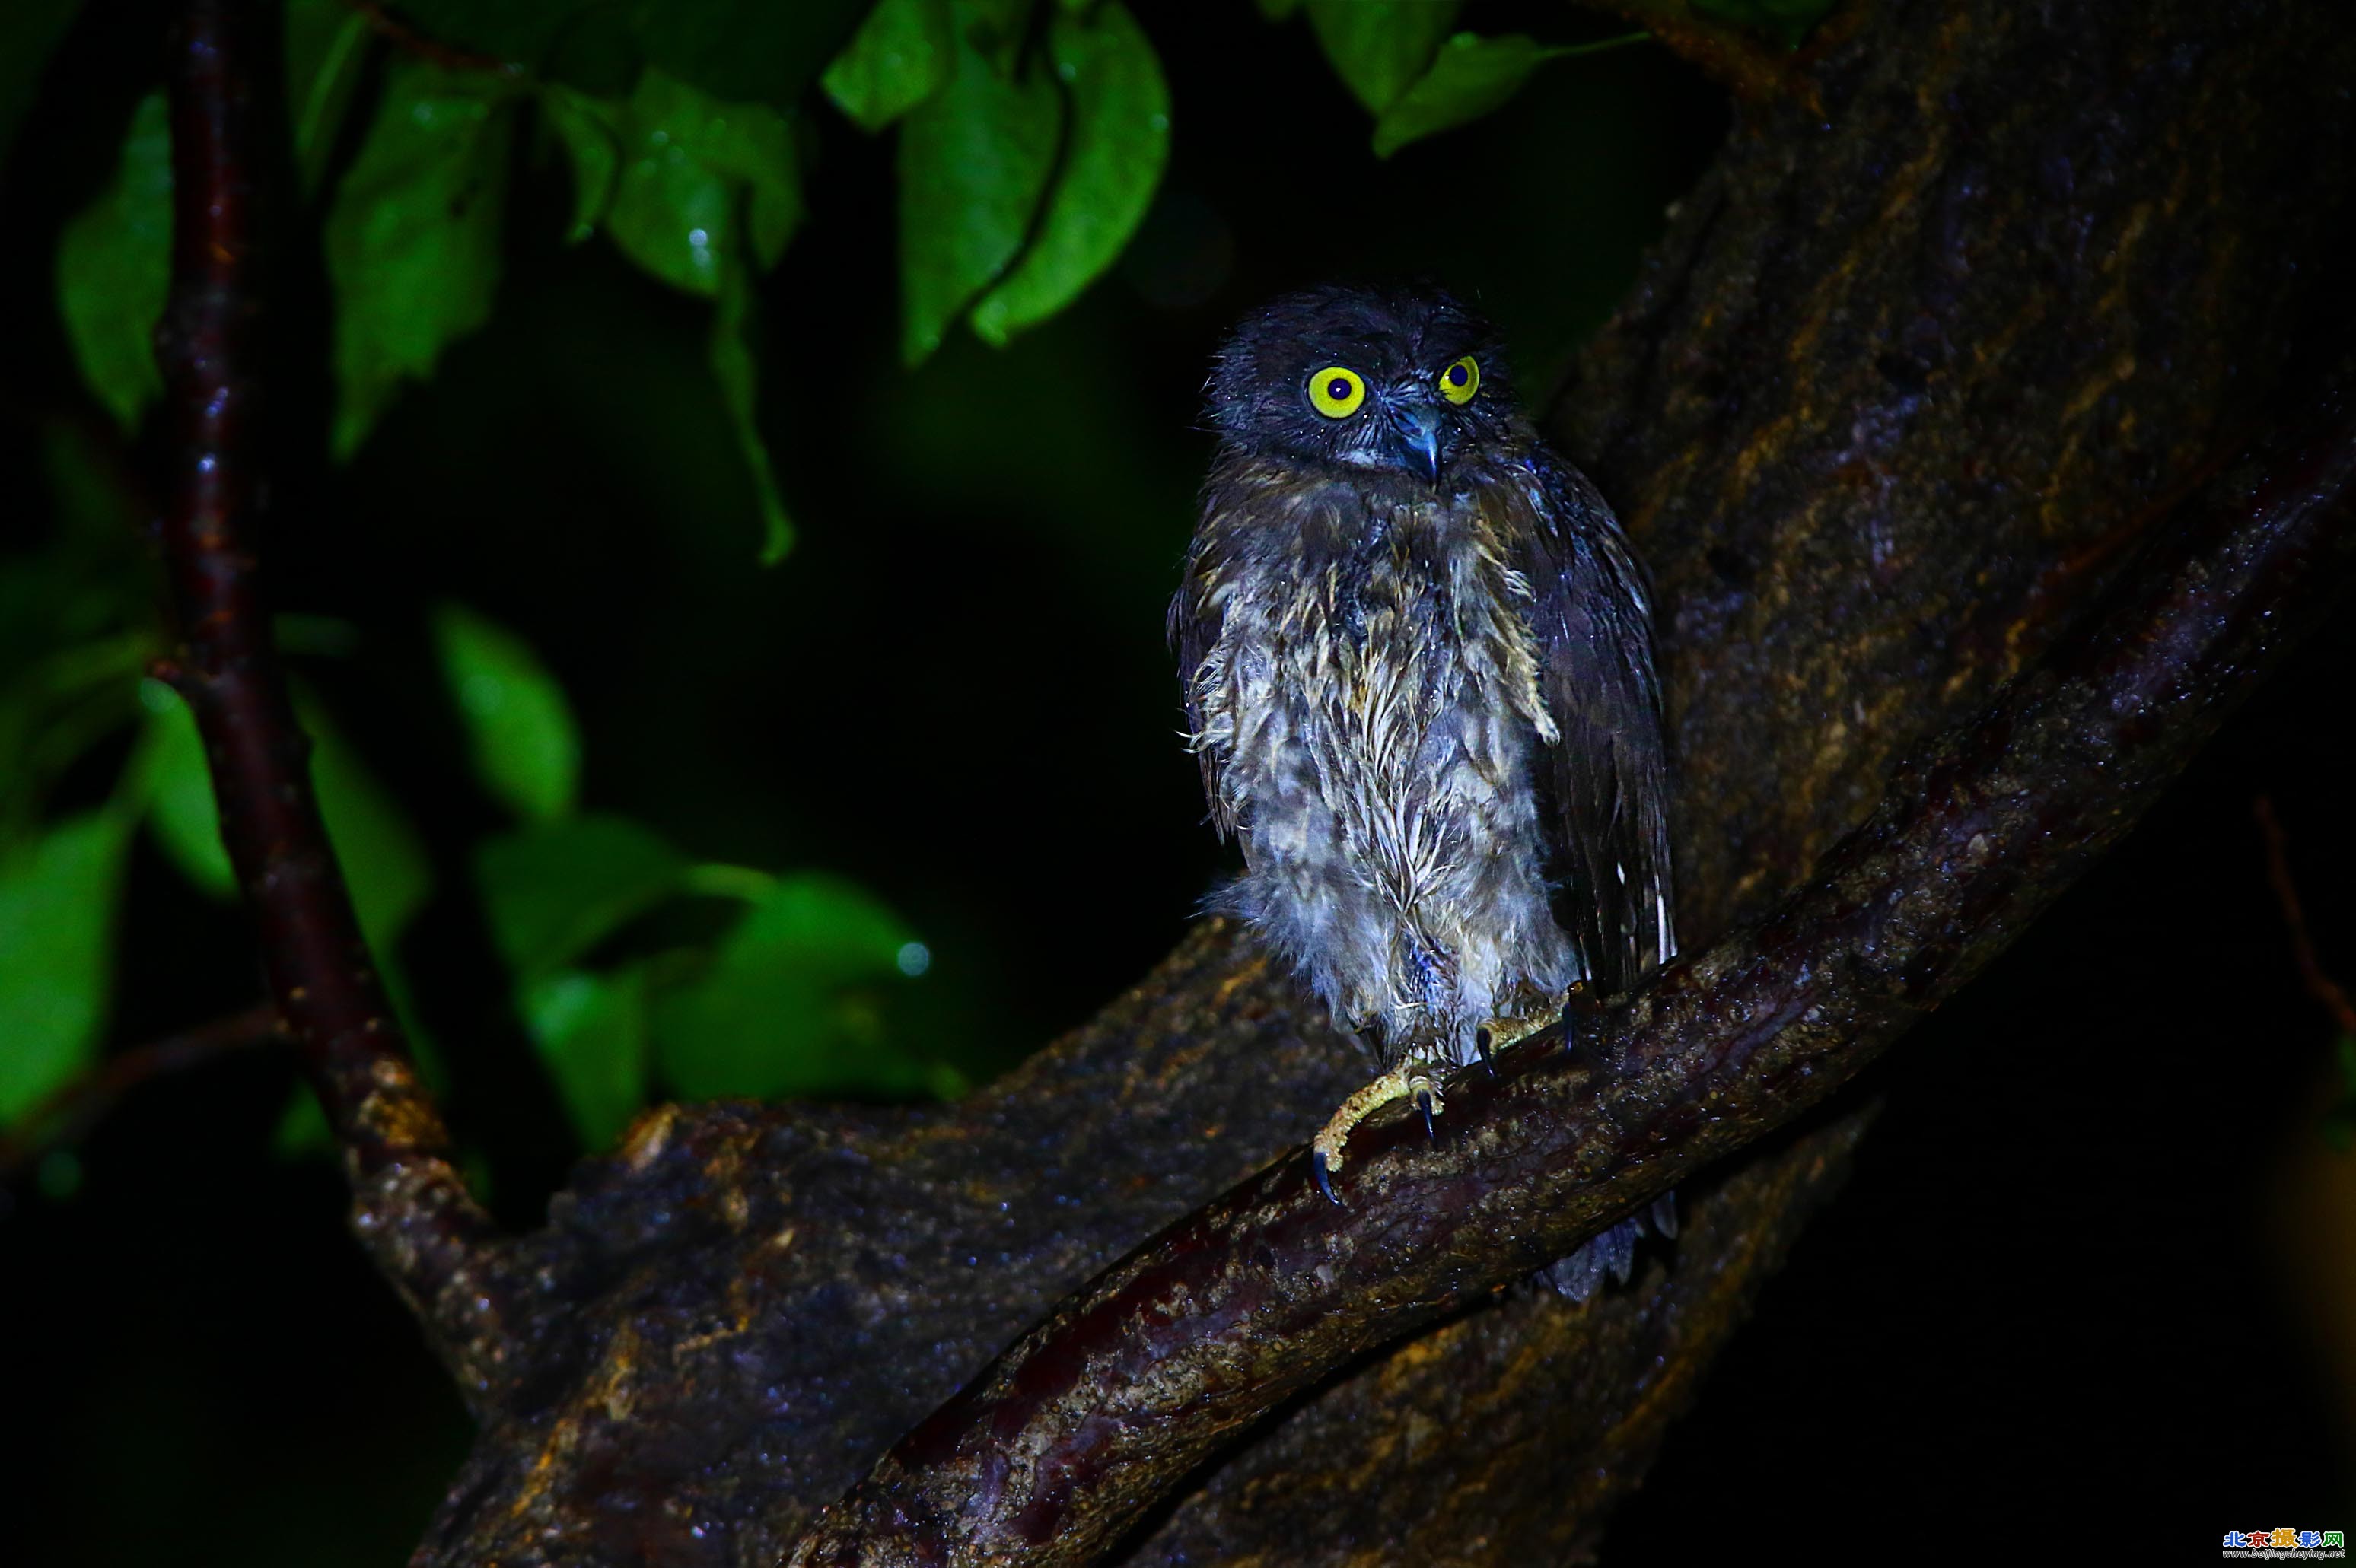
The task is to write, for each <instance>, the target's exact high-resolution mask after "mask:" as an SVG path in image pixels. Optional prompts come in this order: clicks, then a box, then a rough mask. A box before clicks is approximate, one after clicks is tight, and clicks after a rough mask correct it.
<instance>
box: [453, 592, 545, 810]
mask: <svg viewBox="0 0 2356 1568" xmlns="http://www.w3.org/2000/svg"><path fill="white" fill-rule="evenodd" d="M434 646H435V647H436V649H437V650H438V651H439V653H440V655H441V658H442V675H443V678H444V679H445V680H447V681H448V682H449V683H450V695H451V697H452V698H453V699H455V701H456V703H457V707H458V717H459V718H460V719H461V720H463V721H464V722H465V724H466V736H467V740H468V741H469V742H470V746H471V750H472V752H473V753H474V759H475V775H476V777H477V778H478V779H480V780H481V781H482V784H483V787H484V789H486V790H487V791H488V792H489V793H490V795H492V796H493V798H495V799H497V800H498V802H499V803H500V804H501V805H505V806H506V807H507V808H508V809H509V811H512V812H514V813H515V814H516V815H517V816H520V817H522V818H524V819H525V820H526V821H531V822H542V821H546V820H548V819H549V818H551V817H556V816H564V815H565V814H566V813H567V812H570V811H571V810H572V809H573V802H574V800H575V799H576V797H577V796H578V795H579V792H580V785H581V737H580V734H579V732H578V731H576V730H575V729H574V728H573V709H572V706H571V705H570V704H569V703H567V702H566V701H565V700H564V688H562V687H561V686H559V685H558V684H557V683H556V677H554V676H552V675H550V674H549V673H548V667H547V666H545V665H543V664H541V662H540V657H539V656H538V655H536V654H534V653H533V652H532V651H531V646H530V644H528V643H526V642H525V641H524V640H523V639H522V638H521V637H519V636H517V635H515V634H514V633H513V632H510V631H509V630H508V629H507V628H506V627H504V626H502V625H500V624H498V622H496V621H493V620H491V619H490V618H489V617H488V616H486V615H478V614H477V613H475V612H474V611H472V610H469V609H467V608H466V606H465V605H463V604H450V603H445V604H443V605H441V606H440V607H439V608H437V609H436V610H435V611H434Z"/></svg>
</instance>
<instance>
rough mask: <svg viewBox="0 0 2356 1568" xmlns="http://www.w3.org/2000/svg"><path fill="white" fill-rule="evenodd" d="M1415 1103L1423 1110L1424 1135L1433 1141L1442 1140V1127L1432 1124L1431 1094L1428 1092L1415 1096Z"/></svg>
mask: <svg viewBox="0 0 2356 1568" xmlns="http://www.w3.org/2000/svg"><path fill="white" fill-rule="evenodd" d="M1415 1103H1416V1105H1417V1107H1418V1108H1419V1109H1420V1110H1421V1111H1422V1112H1423V1136H1426V1137H1428V1138H1430V1140H1431V1141H1432V1142H1433V1143H1438V1142H1439V1141H1440V1129H1439V1128H1438V1127H1436V1126H1434V1125H1432V1121H1431V1096H1430V1094H1428V1093H1427V1094H1418V1095H1417V1096H1416V1097H1415Z"/></svg>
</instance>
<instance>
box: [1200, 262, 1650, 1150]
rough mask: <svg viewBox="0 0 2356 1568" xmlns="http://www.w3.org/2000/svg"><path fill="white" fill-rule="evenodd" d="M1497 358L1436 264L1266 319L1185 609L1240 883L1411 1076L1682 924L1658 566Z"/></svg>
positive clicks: (1628, 984) (1206, 755) (1243, 362)
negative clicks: (1432, 287)
mask: <svg viewBox="0 0 2356 1568" xmlns="http://www.w3.org/2000/svg"><path fill="white" fill-rule="evenodd" d="M1504 370H1505V366H1504V362H1503V356H1502V355H1501V354H1500V353H1499V352H1498V350H1497V346H1496V344H1495V342H1494V337H1493V336H1492V334H1491V333H1490V331H1489V329H1488V327H1487V326H1486V325H1485V324H1483V322H1482V321H1481V320H1480V319H1479V318H1478V317H1476V316H1474V315H1472V313H1471V312H1469V311H1467V310H1465V309H1464V308H1463V307H1462V306H1461V305H1459V304H1457V303H1456V302H1454V301H1453V300H1451V299H1450V298H1448V297H1447V296H1446V295H1444V294H1441V293H1435V292H1430V291H1423V290H1361V289H1341V288H1328V289H1320V290H1315V291H1312V292H1310V293H1303V294H1297V295H1294V296H1292V297H1290V298H1288V299H1285V300H1282V301H1280V302H1278V303H1277V304H1274V305H1272V306H1270V307H1269V309H1268V310H1266V311H1264V312H1262V313H1261V314H1260V315H1258V316H1255V317H1254V318H1252V319H1251V320H1250V321H1248V322H1247V323H1246V324H1245V325H1243V326H1242V327H1241V328H1240V329H1239V330H1238V331H1237V334H1236V335H1235V336H1234V337H1233V338H1232V339H1231V340H1230V341H1229V343H1228V344H1227V346H1226V348H1225V349H1224V350H1223V351H1222V352H1221V354H1220V357H1219V360H1218V364H1217V368H1216V369H1215V372H1214V375H1213V378H1212V384H1211V405H1212V410H1211V411H1212V416H1213V419H1214V421H1215V425H1216V428H1217V430H1218V432H1219V436H1220V444H1219V453H1218V456H1217V459H1216V461H1215V463H1214V464H1213V467H1212V470H1211V474H1210V477H1209V480H1208V482H1207V483H1206V485H1205V488H1204V493H1203V514H1202V520H1201V523H1200V525H1199V526H1198V527H1197V528H1196V530H1195V534H1194V543H1193V546H1192V548H1191V549H1190V550H1189V551H1188V554H1187V560H1186V567H1185V573H1184V578H1183V582H1182V585H1181V587H1180V589H1179V592H1178V595H1177V598H1176V600H1175V602H1174V603H1173V604H1172V606H1171V612H1170V630H1171V636H1172V640H1173V643H1174V644H1175V645H1177V648H1178V651H1179V657H1180V665H1181V676H1182V678H1183V682H1184V690H1185V699H1186V709H1187V714H1188V718H1189V720H1190V728H1191V736H1190V744H1191V745H1192V747H1193V749H1194V752H1195V753H1196V755H1197V756H1198V757H1199V758H1200V760H1201V763H1202V769H1203V784H1204V789H1205V794H1206V795H1207V796H1208V798H1209V801H1210V807H1211V817H1212V820H1213V822H1214V823H1215V826H1216V827H1217V828H1218V830H1219V832H1220V833H1221V834H1222V835H1223V836H1231V837H1235V838H1236V839H1237V841H1238V843H1239V844H1240V845H1241V846H1242V848H1243V854H1244V863H1245V867H1246V870H1245V873H1244V875H1243V877H1242V878H1241V879H1240V880H1237V882H1236V883H1235V884H1234V885H1233V886H1232V887H1231V888H1230V889H1229V890H1228V891H1227V893H1226V898H1225V901H1226V906H1227V907H1229V908H1230V909H1232V910H1234V911H1235V912H1237V913H1240V914H1241V915H1243V916H1244V917H1245V918H1246V919H1248V921H1249V922H1250V923H1251V925H1252V928H1253V929H1254V930H1255V931H1256V932H1257V933H1258V934H1259V936H1260V937H1261V938H1262V939H1263V940H1265V941H1266V942H1268V943H1269V944H1270V945H1271V946H1273V947H1274V948H1275V949H1276V950H1277V951H1278V952H1280V953H1281V954H1282V955H1284V956H1285V957H1286V958H1288V959H1289V960H1290V962H1291V963H1292V964H1293V965H1296V966H1297V967H1298V969H1299V970H1300V971H1301V974H1302V976H1304V977H1305V978H1306V980H1307V981H1308V983H1309V985H1310V986H1311V987H1312V988H1313V989H1314V990H1315V991H1316V992H1317V994H1318V995H1319V996H1321V997H1323V999H1324V1000H1325V1002H1326V1004H1327V1006H1328V1007H1329V1008H1332V1010H1333V1018H1334V1021H1335V1023H1336V1024H1337V1025H1338V1026H1339V1027H1341V1028H1343V1029H1349V1030H1352V1031H1354V1032H1357V1033H1359V1034H1360V1035H1361V1038H1363V1039H1365V1040H1367V1042H1368V1043H1369V1045H1370V1048H1371V1049H1372V1050H1373V1051H1375V1052H1376V1054H1377V1055H1378V1056H1379V1058H1380V1059H1381V1061H1382V1064H1383V1065H1384V1066H1386V1067H1387V1068H1390V1069H1394V1070H1395V1072H1394V1073H1393V1074H1392V1079H1393V1081H1392V1082H1390V1083H1389V1093H1405V1092H1408V1090H1409V1087H1410V1085H1411V1086H1412V1087H1413V1089H1414V1090H1415V1092H1419V1093H1420V1092H1427V1091H1430V1083H1428V1082H1427V1081H1426V1079H1425V1078H1424V1077H1423V1076H1422V1070H1423V1069H1426V1068H1433V1067H1436V1066H1438V1065H1441V1064H1455V1063H1459V1062H1462V1061H1470V1060H1472V1056H1473V1055H1474V1054H1475V1052H1476V1050H1477V1049H1478V1046H1477V1042H1478V1041H1479V1040H1480V1039H1481V1038H1482V1037H1481V1030H1482V1029H1483V1026H1485V1025H1488V1024H1489V1023H1491V1022H1492V1021H1493V1020H1495V1019H1531V1018H1533V1017H1541V1016H1551V1014H1552V1012H1553V1011H1554V1010H1555V1009H1556V1008H1558V1006H1559V1003H1560V998H1561V995H1562V993H1563V992H1564V991H1565V990H1566V989H1567V988H1568V987H1569V986H1570V985H1571V984H1572V983H1573V982H1575V981H1579V980H1581V979H1586V980H1588V981H1590V982H1591V983H1592V985H1593V987H1594V988H1595V989H1596V990H1597V991H1598V992H1599V993H1601V994H1602V995H1605V996H1611V995H1614V994H1618V993H1621V992H1623V991H1626V990H1628V989H1631V988H1633V987H1634V985H1635V984H1636V983H1637V982H1638V981H1639V980H1640V979H1641V978H1642V976H1644V974H1645V973H1647V972H1648V971H1649V970H1651V969H1652V968H1654V967H1655V966H1656V965H1659V964H1660V963H1662V962H1664V961H1665V959H1666V958H1667V957H1669V956H1670V955H1672V954H1674V952H1675V951H1676V936H1675V927H1674V923H1673V918H1672V915H1673V910H1672V902H1671V883H1670V875H1669V854H1668V829H1667V794H1668V782H1667V768H1666V763H1665V755H1664V751H1663V746H1662V741H1661V725H1660V695H1659V688H1658V686H1657V683H1656V681H1655V676H1654V672H1653V654H1652V641H1651V610H1650V606H1649V604H1648V602H1647V597H1646V591H1645V585H1644V576H1643V573H1642V571H1641V570H1640V569H1639V568H1638V566H1637V564H1636V562H1635V560H1634V558H1633V555H1631V553H1630V551H1629V549H1628V545H1627V541H1626V539H1625V538H1624V537H1623V536H1622V533H1621V531H1620V528H1619V525H1618V523H1617V522H1616V521H1614V520H1613V518H1612V513H1611V510H1610V508H1608V507H1606V506H1605V505H1604V503H1603V501H1602V498H1601V496H1598V495H1597V494H1596V492H1595V490H1594V488H1593V486H1591V485H1589V484H1588V483H1587V481H1586V480H1585V479H1584V478H1582V477H1581V476H1580V475H1579V474H1578V473H1577V472H1576V471H1575V470H1573V469H1572V468H1571V467H1570V466H1569V464H1566V463H1564V462H1563V461H1562V460H1561V459H1560V458H1559V457H1558V456H1556V455H1555V453H1553V452H1552V451H1551V450H1550V449H1549V448H1548V447H1547V445H1546V443H1544V441H1543V440H1541V439H1540V438H1539V436H1538V434H1537V432H1536V430H1535V429H1534V428H1533V427H1532V426H1531V425H1530V423H1529V421H1527V420H1526V418H1524V417H1523V416H1522V414H1521V413H1520V411H1518V410H1517V409H1516V408H1515V406H1514V404H1513V401H1512V400H1511V397H1510V395H1509V392H1508V389H1507V387H1506V384H1505V375H1504ZM1434 1097H1435V1098H1436V1092H1434ZM1376 1103H1379V1100H1378V1099H1377V1100H1376ZM1354 1104H1355V1103H1354ZM1365 1108H1366V1107H1365V1106H1357V1107H1356V1108H1355V1113H1351V1112H1345V1114H1344V1115H1345V1116H1346V1118H1347V1120H1348V1121H1355V1117H1356V1115H1363V1114H1364V1111H1365ZM1435 1108H1436V1107H1435ZM1337 1126H1338V1127H1339V1132H1336V1131H1335V1130H1334V1129H1332V1128H1329V1135H1330V1136H1329V1138H1328V1139H1327V1140H1321V1148H1320V1152H1321V1154H1322V1155H1323V1154H1330V1156H1331V1157H1332V1161H1333V1164H1334V1165H1336V1166H1338V1164H1339V1163H1340V1142H1341V1135H1342V1134H1345V1133H1346V1131H1347V1125H1346V1122H1345V1121H1344V1118H1341V1117H1337Z"/></svg>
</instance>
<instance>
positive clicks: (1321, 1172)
mask: <svg viewBox="0 0 2356 1568" xmlns="http://www.w3.org/2000/svg"><path fill="white" fill-rule="evenodd" d="M1309 1170H1310V1174H1312V1176H1314V1177H1316V1179H1317V1190H1318V1191H1320V1192H1323V1194H1325V1201H1326V1202H1328V1203H1331V1204H1332V1205H1333V1207H1334V1208H1336V1209H1339V1208H1342V1207H1343V1206H1344V1205H1343V1202H1342V1200H1340V1199H1339V1198H1336V1197H1334V1196H1333V1175H1332V1173H1331V1172H1329V1171H1328V1170H1327V1169H1326V1168H1325V1151H1324V1150H1323V1149H1322V1148H1313V1149H1311V1150H1310V1151H1309Z"/></svg>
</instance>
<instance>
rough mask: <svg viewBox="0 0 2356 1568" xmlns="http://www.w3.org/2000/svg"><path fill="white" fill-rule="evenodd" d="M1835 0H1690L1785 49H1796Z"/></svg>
mask: <svg viewBox="0 0 2356 1568" xmlns="http://www.w3.org/2000/svg"><path fill="white" fill-rule="evenodd" d="M1835 4H1837V0H1692V5H1693V8H1694V9H1695V10H1697V11H1698V12H1700V13H1701V14H1702V15H1703V16H1713V17H1716V18H1717V19H1718V20H1719V21H1721V22H1732V23H1734V24H1735V25H1736V26H1737V27H1749V28H1750V29H1751V30H1752V31H1753V32H1758V33H1764V34H1765V35H1766V36H1767V37H1771V38H1773V39H1774V40H1775V41H1776V42H1778V43H1780V44H1782V45H1783V46H1784V47H1785V48H1798V47H1799V45H1800V41H1801V40H1802V39H1804V38H1805V37H1807V36H1808V34H1809V32H1810V30H1811V29H1813V28H1814V27H1815V25H1816V24H1817V23H1818V22H1821V21H1823V20H1824V19H1825V18H1826V16H1829V15H1830V14H1831V13H1832V8H1833V6H1834V5H1835Z"/></svg>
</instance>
